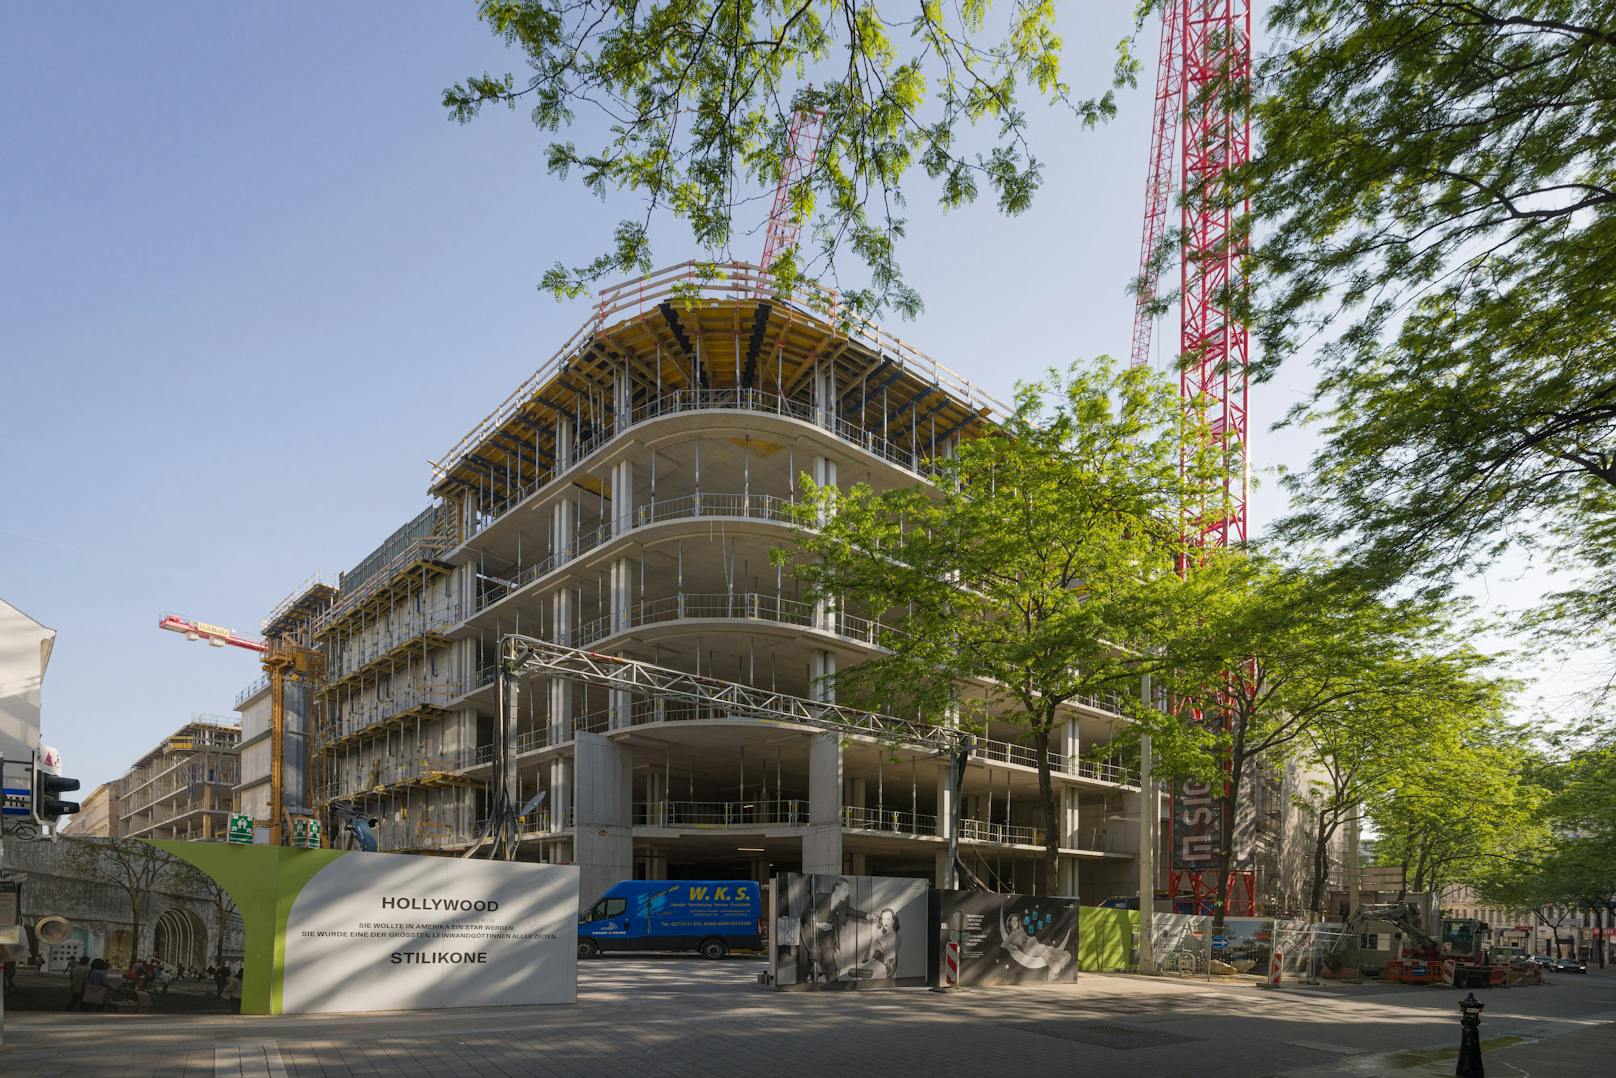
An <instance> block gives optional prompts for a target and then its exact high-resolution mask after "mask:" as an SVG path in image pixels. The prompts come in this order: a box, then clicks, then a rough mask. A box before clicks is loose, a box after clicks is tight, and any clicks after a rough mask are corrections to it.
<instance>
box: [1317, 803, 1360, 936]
mask: <svg viewBox="0 0 1616 1078" xmlns="http://www.w3.org/2000/svg"><path fill="white" fill-rule="evenodd" d="M1314 820H1315V821H1316V823H1317V826H1316V827H1314V829H1313V888H1312V891H1311V892H1310V893H1309V894H1308V896H1307V908H1308V909H1309V910H1311V911H1312V912H1314V913H1316V914H1318V915H1319V916H1321V917H1322V916H1323V915H1324V885H1325V884H1326V883H1328V882H1329V880H1330V838H1331V836H1332V835H1333V834H1334V830H1335V829H1334V828H1332V827H1330V826H1329V825H1328V824H1326V823H1325V820H1324V814H1323V813H1322V812H1321V813H1319V814H1318V815H1317V816H1315V817H1314ZM1348 913H1349V914H1350V913H1351V911H1350V910H1349V911H1348Z"/></svg>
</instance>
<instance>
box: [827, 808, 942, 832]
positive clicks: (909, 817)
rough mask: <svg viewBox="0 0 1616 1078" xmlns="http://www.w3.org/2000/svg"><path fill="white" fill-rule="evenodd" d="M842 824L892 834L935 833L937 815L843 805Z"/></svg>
mask: <svg viewBox="0 0 1616 1078" xmlns="http://www.w3.org/2000/svg"><path fill="white" fill-rule="evenodd" d="M842 826H843V827H846V828H849V829H851V830H855V831H885V832H887V833H889V834H894V835H936V834H937V817H936V816H932V815H929V814H927V813H924V812H906V811H901V810H898V809H883V808H867V807H864V806H861V805H843V806H842Z"/></svg>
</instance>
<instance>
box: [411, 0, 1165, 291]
mask: <svg viewBox="0 0 1616 1078" xmlns="http://www.w3.org/2000/svg"><path fill="white" fill-rule="evenodd" d="M993 7H994V5H993V3H992V0H972V2H971V3H967V4H965V5H963V6H958V5H948V4H941V3H937V2H936V0H924V2H922V3H920V4H918V5H915V6H905V7H903V8H901V9H897V8H895V9H894V10H892V11H889V12H883V11H882V10H881V7H880V5H878V4H876V3H873V2H869V0H866V2H862V3H861V2H857V0H662V2H659V3H651V4H626V5H625V4H616V3H606V2H603V0H575V2H567V3H558V2H555V0H482V2H481V3H479V5H478V15H479V17H480V18H481V19H482V20H483V21H484V22H486V23H487V24H488V26H489V28H490V29H491V30H492V31H493V32H494V33H495V34H497V35H498V36H500V37H501V38H503V39H504V41H505V42H506V44H507V45H510V46H512V47H514V48H516V49H518V50H520V52H521V53H522V54H523V55H524V57H525V59H526V61H527V63H528V66H529V68H530V69H531V73H530V74H529V75H528V76H527V77H526V78H525V79H524V80H523V81H522V82H521V83H520V85H519V84H518V82H517V79H516V77H515V76H513V75H510V74H506V75H503V76H496V75H491V74H489V73H487V72H484V73H483V74H481V75H474V76H472V77H470V78H467V79H466V80H465V81H464V82H460V83H456V84H455V85H454V86H451V87H450V88H449V89H447V90H445V91H444V94H443V104H444V107H445V108H446V109H447V110H448V113H449V115H450V116H451V117H452V118H453V119H455V120H457V121H460V122H462V123H465V122H468V121H469V120H471V119H472V118H473V117H475V116H476V115H477V114H478V113H479V112H480V111H481V110H482V109H483V108H484V107H485V106H488V105H506V106H509V107H511V108H515V107H516V106H517V105H518V104H525V105H528V106H529V107H530V108H531V115H532V119H533V123H534V124H535V125H536V126H537V127H538V128H539V129H540V130H541V131H543V132H545V133H546V134H547V135H554V134H556V133H557V132H559V131H560V130H561V129H562V128H568V129H571V128H573V126H574V125H575V123H576V121H577V119H578V111H579V110H580V109H582V110H585V111H586V112H588V113H591V114H593V115H595V116H598V117H600V118H601V119H603V120H604V121H605V130H604V132H603V133H602V134H601V135H599V136H594V135H591V137H592V138H597V137H598V143H597V144H596V145H594V146H592V147H580V146H578V145H577V144H576V143H574V142H572V141H566V140H557V141H555V142H552V143H551V144H550V146H549V155H548V163H549V168H550V171H551V172H552V173H554V174H555V175H557V176H559V177H561V178H562V179H566V178H568V177H570V176H573V175H576V176H578V177H579V178H580V179H581V181H582V182H583V184H584V185H585V186H586V187H587V188H588V189H589V190H590V191H591V192H593V193H595V194H597V195H600V196H601V197H605V195H606V194H607V193H608V191H610V190H614V189H616V190H628V191H631V192H634V193H635V194H638V195H640V196H641V197H642V198H643V200H644V211H643V214H642V215H641V216H639V217H638V218H637V219H628V220H624V221H623V222H622V223H621V224H619V225H618V227H617V230H616V233H615V236H614V237H613V243H612V245H611V249H610V250H608V251H607V252H605V253H603V254H602V255H600V256H599V257H597V258H595V259H593V260H592V261H589V262H587V263H585V264H583V265H579V266H572V267H568V266H565V265H563V264H561V263H557V264H556V265H555V266H554V268H552V269H551V270H550V271H549V272H548V273H547V274H545V277H544V282H543V286H542V287H544V288H547V289H549V290H551V291H553V292H555V293H556V294H557V295H576V294H578V293H579V292H580V291H582V290H583V289H584V288H585V287H586V286H587V285H588V284H589V283H590V282H592V281H595V280H598V279H599V278H600V277H602V276H604V275H605V274H608V273H626V272H639V273H643V272H647V271H649V270H650V269H651V242H650V230H651V226H652V222H653V218H654V217H655V215H656V214H657V213H658V211H664V212H667V213H669V214H671V215H672V216H673V217H674V218H675V219H676V220H680V221H683V222H685V223H686V224H687V225H688V226H689V228H690V233H691V238H692V239H693V240H694V241H695V243H696V245H697V247H698V248H700V249H701V250H702V251H704V252H706V253H707V254H708V255H709V257H712V258H715V259H726V260H727V258H728V255H729V249H730V244H731V241H732V239H733V237H734V235H735V230H736V227H737V224H738V223H741V220H742V218H743V217H744V216H745V215H748V214H751V215H754V216H753V220H754V221H761V220H763V219H764V218H765V216H766V211H765V209H764V207H765V206H766V205H767V200H766V199H764V198H760V197H759V195H760V194H762V193H766V192H767V191H769V190H772V189H773V187H774V186H775V185H776V184H777V183H778V182H779V179H780V177H781V174H782V170H783V165H784V158H785V155H786V145H787V142H786V139H787V131H788V128H789V126H790V120H791V115H792V113H793V111H794V110H796V109H798V108H809V109H820V110H823V111H824V112H825V124H824V129H823V133H822V137H821V139H820V142H819V152H818V156H817V158H816V160H815V164H814V168H813V171H812V172H811V173H810V174H809V175H808V176H806V177H805V178H804V179H803V180H802V181H801V182H800V183H799V184H798V185H797V186H796V187H795V189H793V191H792V192H791V205H792V208H793V212H794V213H795V214H796V215H797V217H798V218H799V219H808V220H809V221H810V226H811V235H812V237H813V243H814V245H815V246H816V247H817V249H818V253H817V255H816V256H814V257H813V258H808V257H805V256H803V255H802V254H800V253H799V252H798V251H795V250H792V251H787V252H785V256H784V257H783V258H781V259H780V260H779V261H777V262H776V264H775V266H774V267H773V268H774V269H775V271H776V272H777V274H778V275H779V276H780V278H781V284H782V285H783V286H784V287H789V286H790V284H791V282H792V281H793V280H795V278H796V277H797V275H798V273H799V271H802V270H804V269H806V270H807V271H808V272H809V273H810V274H811V275H813V276H815V277H828V278H832V279H834V278H835V277H836V275H837V257H838V254H839V253H841V252H843V251H845V250H851V251H852V253H853V255H854V256H855V257H857V258H858V259H859V260H861V261H862V262H863V263H864V264H865V265H867V266H868V267H869V270H870V287H868V288H859V289H852V290H849V291H847V292H846V293H845V295H844V298H845V299H846V301H847V302H848V304H849V306H850V308H851V310H852V311H854V312H860V313H873V312H875V311H876V310H878V309H879V308H882V307H885V306H892V307H895V308H897V309H898V310H899V311H901V312H904V313H906V314H913V313H914V312H916V311H918V310H919V309H920V306H921V301H920V297H919V296H918V295H917V294H916V293H915V292H914V291H913V290H912V289H910V288H909V287H908V286H907V285H906V284H905V283H904V281H903V276H902V273H901V271H900V269H899V266H898V261H897V242H898V240H899V239H900V238H901V237H902V236H903V233H904V220H903V218H902V216H901V212H902V209H903V206H904V202H905V199H904V185H905V183H906V181H907V179H908V177H909V176H910V174H911V173H912V172H913V170H914V169H915V168H916V167H917V166H918V167H919V168H920V169H922V170H924V172H925V173H926V175H927V176H928V177H930V178H931V179H932V180H934V181H936V183H937V186H938V191H939V193H938V199H939V201H940V203H941V204H942V206H943V207H944V208H945V209H948V208H954V207H958V206H962V205H965V204H968V203H970V202H973V201H975V199H976V198H977V196H978V194H979V193H980V192H981V190H982V188H984V187H986V188H987V189H988V190H989V191H991V192H992V195H993V198H994V200H995V202H996V203H997V205H998V208H999V209H1000V211H1002V212H1004V213H1007V214H1016V213H1020V212H1022V211H1023V210H1024V209H1026V208H1027V206H1028V205H1029V204H1030V203H1031V201H1032V198H1033V195H1034V193H1035V192H1036V191H1037V189H1038V186H1039V183H1040V181H1041V178H1042V175H1041V166H1040V164H1039V161H1038V159H1037V157H1036V156H1035V155H1034V154H1033V151H1032V147H1031V145H1030V143H1029V139H1028V134H1027V118H1026V115H1025V113H1024V111H1023V110H1024V109H1025V108H1026V107H1027V106H1028V105H1029V104H1032V103H1035V102H1038V101H1043V102H1046V103H1049V104H1053V105H1057V106H1059V107H1062V108H1064V109H1066V110H1068V111H1069V112H1070V113H1071V114H1073V115H1074V116H1075V117H1076V118H1077V119H1078V120H1079V121H1081V123H1083V124H1084V125H1085V126H1088V125H1093V124H1095V123H1098V122H1100V121H1101V120H1104V119H1107V118H1109V117H1110V116H1112V115H1113V114H1114V113H1115V111H1116V106H1115V100H1114V97H1113V93H1114V91H1115V89H1117V88H1121V87H1124V86H1132V85H1133V84H1134V76H1135V72H1136V70H1137V67H1138V65H1137V63H1136V62H1135V61H1134V59H1133V58H1132V55H1131V51H1130V49H1131V44H1132V40H1131V38H1130V39H1124V40H1123V41H1122V42H1121V43H1120V44H1119V46H1118V49H1117V60H1116V65H1115V68H1114V70H1113V71H1112V74H1111V79H1110V81H1111V88H1110V89H1108V90H1105V91H1103V92H1102V93H1100V94H1098V95H1096V96H1093V97H1089V98H1086V99H1083V100H1078V99H1075V98H1074V97H1073V96H1072V91H1071V88H1070V87H1069V86H1068V85H1067V84H1066V83H1065V82H1063V81H1062V79H1061V60H1062V54H1063V50H1064V44H1063V42H1062V40H1061V37H1060V35H1059V34H1058V33H1057V32H1056V31H1055V4H1054V3H1053V0H1017V2H1015V3H1012V4H1008V5H1005V6H1004V7H1002V8H1001V9H1000V10H999V11H997V12H995V11H994V10H993ZM978 125H987V126H990V127H991V128H992V130H993V132H994V134H993V135H992V137H991V138H989V139H988V140H987V141H988V145H987V146H986V147H985V148H984V149H982V150H980V151H976V150H971V149H968V148H966V146H965V145H964V143H965V142H966V141H967V135H968V133H969V130H970V129H972V128H975V127H977V126H978ZM816 211H817V212H818V216H817V217H815V216H814V214H815V213H816Z"/></svg>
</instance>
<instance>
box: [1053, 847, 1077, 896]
mask: <svg viewBox="0 0 1616 1078" xmlns="http://www.w3.org/2000/svg"><path fill="white" fill-rule="evenodd" d="M1079 864H1080V862H1079V860H1078V858H1076V857H1069V856H1067V855H1066V854H1061V858H1060V864H1059V866H1058V868H1057V870H1056V878H1057V882H1058V884H1059V893H1060V894H1062V895H1064V896H1065V897H1067V898H1075V897H1076V896H1077V891H1078V878H1077V877H1078V865H1079Z"/></svg>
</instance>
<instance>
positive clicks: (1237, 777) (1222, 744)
mask: <svg viewBox="0 0 1616 1078" xmlns="http://www.w3.org/2000/svg"><path fill="white" fill-rule="evenodd" d="M1190 576H1191V578H1192V579H1197V580H1199V581H1200V582H1201V586H1202V588H1203V589H1204V591H1203V592H1202V594H1204V595H1205V596H1206V599H1205V601H1204V602H1203V604H1202V605H1201V607H1200V609H1199V611H1198V617H1197V618H1196V619H1195V620H1193V621H1185V622H1181V623H1179V624H1178V625H1177V626H1175V637H1176V639H1174V640H1173V641H1172V642H1171V643H1170V644H1169V646H1168V650H1169V652H1171V653H1172V654H1173V655H1174V656H1175V660H1176V661H1175V665H1174V667H1173V669H1172V670H1171V672H1170V674H1169V676H1168V678H1167V684H1168V685H1169V687H1170V689H1171V691H1172V694H1173V695H1174V697H1175V698H1176V699H1177V700H1178V701H1179V704H1180V707H1179V714H1180V715H1183V714H1184V713H1185V712H1186V711H1189V710H1192V709H1193V710H1194V711H1197V712H1199V713H1200V715H1201V716H1202V721H1203V722H1204V723H1205V725H1206V728H1207V729H1208V730H1209V731H1210V732H1211V733H1212V734H1213V737H1212V739H1211V740H1210V741H1209V742H1207V743H1206V749H1205V750H1204V751H1205V752H1207V753H1209V754H1210V761H1208V762H1203V763H1202V768H1205V767H1207V766H1210V764H1215V763H1221V766H1222V767H1223V769H1224V779H1223V782H1222V783H1221V792H1220V794H1219V796H1217V797H1216V802H1217V804H1218V812H1217V813H1216V816H1215V821H1216V827H1217V829H1218V832H1219V838H1218V847H1217V851H1216V853H1217V865H1216V872H1217V885H1216V897H1215V902H1214V906H1213V919H1214V923H1215V924H1218V925H1221V924H1222V923H1223V919H1224V917H1225V916H1226V914H1227V908H1228V898H1229V876H1230V872H1231V870H1233V869H1234V868H1236V867H1237V866H1236V864H1235V862H1236V860H1237V859H1238V854H1239V851H1237V850H1236V849H1235V830H1236V821H1237V816H1236V809H1237V806H1239V805H1240V803H1241V800H1240V795H1241V791H1242V788H1243V787H1244V786H1245V785H1246V783H1247V782H1249V781H1251V779H1252V778H1253V777H1254V774H1255V772H1256V770H1257V769H1258V768H1261V767H1267V768H1273V767H1277V766H1279V765H1280V764H1281V763H1283V762H1284V760H1285V759H1286V758H1287V757H1288V756H1290V755H1292V754H1293V753H1294V752H1296V750H1297V748H1298V746H1299V745H1300V744H1302V743H1304V740H1305V738H1306V737H1307V736H1308V734H1309V732H1310V731H1312V730H1314V729H1316V728H1322V724H1336V723H1343V722H1351V721H1352V720H1353V716H1354V710H1355V708H1359V707H1362V708H1372V707H1376V706H1380V705H1382V704H1384V703H1385V702H1386V701H1387V700H1389V699H1393V698H1398V697H1409V696H1412V695H1413V694H1414V693H1416V692H1418V690H1419V685H1418V681H1417V677H1418V673H1419V664H1417V663H1411V662H1409V661H1407V659H1408V657H1409V656H1413V655H1417V654H1419V653H1420V651H1421V650H1422V645H1423V643H1424V641H1425V640H1426V639H1427V638H1429V637H1430V636H1432V635H1434V634H1437V633H1439V632H1440V629H1441V625H1440V622H1439V621H1438V620H1437V619H1436V618H1435V617H1434V615H1433V613H1432V612H1431V610H1430V609H1428V608H1426V607H1423V606H1420V605H1418V604H1415V603H1413V602H1402V603H1392V602H1387V601H1383V600H1379V599H1376V598H1374V597H1373V596H1371V595H1368V594H1366V593H1364V592H1361V591H1358V590H1356V589H1354V588H1351V587H1348V586H1344V585H1342V584H1340V583H1338V582H1336V581H1334V580H1332V579H1331V577H1330V575H1329V574H1328V573H1327V572H1326V571H1324V570H1323V569H1320V568H1314V567H1307V566H1302V567H1294V566H1288V565H1285V564H1282V563H1279V562H1276V561H1274V560H1273V559H1271V558H1268V557H1266V556H1264V555H1261V554H1257V553H1251V552H1242V551H1232V550H1231V551H1223V552H1216V553H1215V554H1211V555H1209V556H1208V557H1207V559H1206V561H1205V562H1204V563H1203V564H1201V565H1199V566H1197V567H1195V568H1193V569H1192V570H1191V572H1190ZM1145 721H1146V722H1147V723H1148V724H1150V725H1151V726H1153V727H1154V728H1155V729H1157V730H1164V729H1167V728H1169V727H1170V725H1171V721H1172V720H1170V719H1169V718H1167V717H1163V716H1156V717H1147V719H1146V720H1145ZM1316 724H1320V725H1316ZM1167 766H1168V769H1169V770H1177V771H1183V770H1184V769H1185V761H1183V760H1182V759H1169V761H1168V765H1167Z"/></svg>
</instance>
